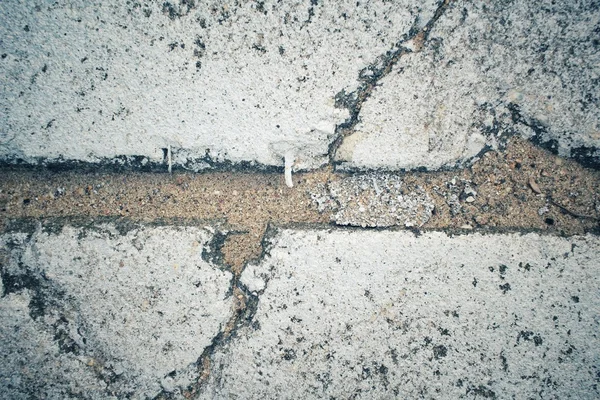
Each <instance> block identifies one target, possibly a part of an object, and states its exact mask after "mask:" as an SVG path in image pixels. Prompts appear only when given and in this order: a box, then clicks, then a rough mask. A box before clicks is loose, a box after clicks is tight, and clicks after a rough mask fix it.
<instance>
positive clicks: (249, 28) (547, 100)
mask: <svg viewBox="0 0 600 400" xmlns="http://www.w3.org/2000/svg"><path fill="white" fill-rule="evenodd" d="M555 3H556V2H551V1H550V0H547V1H543V2H541V3H539V2H536V3H531V2H527V1H525V0H519V1H512V2H468V1H452V2H449V6H448V7H446V5H445V3H440V4H438V2H436V1H433V0H428V1H426V2H414V1H410V0H403V1H395V2H389V1H384V0H377V1H369V2H355V1H349V0H348V1H343V2H341V1H336V2H325V1H317V0H304V1H299V2H295V3H280V2H273V1H265V2H238V1H226V2H218V3H214V4H209V3H200V2H196V1H189V0H178V1H169V2H145V3H140V2H129V3H127V2H125V3H123V2H118V1H103V2H96V3H94V2H88V1H78V0H71V1H68V2H62V3H58V2H56V3H40V4H35V3H28V2H21V1H15V0H10V1H4V2H2V4H0V53H1V59H0V76H2V79H1V83H0V109H1V110H2V113H1V117H0V161H2V162H8V163H19V162H26V163H33V164H37V163H46V164H47V163H59V164H60V163H62V164H65V163H69V162H75V161H84V162H91V163H99V164H117V165H118V164H127V165H133V166H135V167H136V168H149V166H154V167H157V166H158V165H162V164H165V163H166V162H167V159H168V155H167V152H168V149H169V148H170V149H171V151H172V157H171V158H172V162H173V164H174V165H175V167H184V168H187V169H191V170H201V169H205V168H211V167H221V166H231V165H238V164H241V165H245V166H253V167H259V168H265V167H267V166H277V167H281V166H283V157H284V155H285V154H286V153H290V152H291V153H293V154H294V155H295V157H294V158H295V164H294V169H312V168H317V167H319V166H322V165H323V164H326V163H328V162H329V161H330V158H333V157H334V156H335V160H337V161H338V162H339V163H341V166H342V167H343V168H359V169H373V168H383V169H399V168H403V169H413V168H428V169H436V168H440V167H451V166H455V165H456V164H462V163H464V162H467V161H469V160H471V159H472V158H473V157H475V156H476V155H477V154H478V153H479V152H480V151H481V150H482V149H486V148H487V147H490V146H491V147H495V146H501V145H502V139H503V136H505V135H509V134H515V133H517V134H521V135H524V136H525V137H529V138H532V140H534V141H536V142H538V143H540V144H542V145H545V146H546V147H549V148H552V149H553V150H555V151H558V152H559V153H560V154H561V155H563V156H572V157H575V158H577V159H578V160H580V161H582V162H584V163H586V164H587V165H591V166H598V165H600V151H599V150H598V148H599V144H600V136H599V132H600V125H599V119H598V118H599V117H598V116H599V115H600V112H599V100H598V96H597V95H596V93H597V92H598V90H599V87H598V85H599V82H600V81H599V78H598V77H599V72H600V70H599V68H600V67H599V65H600V56H599V54H600V52H598V39H597V34H596V33H597V32H596V31H597V30H598V29H599V28H598V27H599V26H600V25H599V24H600V11H599V9H598V7H597V4H596V3H595V2H593V1H584V0H580V1H575V2H573V1H571V2H568V3H565V2H559V3H556V4H555ZM436 10H438V11H439V12H438V13H437V14H436ZM424 28H427V30H423V29H424ZM428 35H429V36H428ZM344 136H347V137H345V138H344V140H343V143H342V145H341V147H340V148H339V151H337V146H338V143H339V140H341V139H342V137H344ZM486 146H487V147H486ZM336 151H337V152H336ZM164 168H165V169H166V166H164Z"/></svg>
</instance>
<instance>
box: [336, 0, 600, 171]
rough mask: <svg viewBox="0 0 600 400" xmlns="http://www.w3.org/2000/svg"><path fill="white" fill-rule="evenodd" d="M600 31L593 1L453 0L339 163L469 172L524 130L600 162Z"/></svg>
mask: <svg viewBox="0 0 600 400" xmlns="http://www.w3.org/2000/svg"><path fill="white" fill-rule="evenodd" d="M599 29H600V10H599V9H598V5H597V3H595V2H592V1H569V2H556V1H552V0H544V1H541V2H535V3H532V2H530V1H527V0H517V1H510V2H508V1H495V2H481V1H475V2H473V1H454V2H452V3H451V5H450V7H449V8H448V9H447V11H446V12H445V14H444V15H443V16H442V17H441V18H440V19H439V20H438V21H437V22H436V24H435V25H434V27H433V29H432V31H431V34H430V37H429V39H428V41H427V42H426V43H425V45H424V46H423V47H422V48H420V45H419V44H415V43H407V44H406V45H407V47H409V48H411V50H413V51H415V52H414V53H410V54H407V55H404V56H403V57H401V59H400V61H399V62H398V64H397V65H396V66H395V67H394V69H393V71H392V72H391V73H390V74H389V75H387V76H385V77H384V78H382V79H381V80H380V81H379V84H378V86H377V88H376V90H375V91H374V92H373V94H372V95H371V97H370V98H368V99H367V101H366V102H365V103H364V105H363V107H362V109H361V112H360V116H359V117H360V118H359V123H358V124H357V126H356V130H355V132H354V133H353V134H351V135H350V136H348V137H346V138H345V139H344V141H343V143H342V145H341V146H340V148H339V150H338V152H337V155H336V159H337V161H338V162H340V164H341V165H340V167H341V168H363V169H365V168H366V169H386V170H397V169H407V170H408V169H416V168H427V169H431V170H435V169H439V168H442V167H454V166H456V165H459V166H460V165H462V164H464V163H465V162H468V161H470V160H472V159H473V158H474V157H476V156H477V155H478V153H479V152H480V151H481V150H483V149H484V147H485V146H489V147H492V148H496V147H497V146H498V144H500V143H502V142H504V141H505V136H506V135H507V134H512V133H515V132H516V133H518V134H520V135H522V136H524V137H526V138H533V140H534V141H536V142H540V143H542V144H544V145H545V146H546V147H549V148H551V149H552V150H553V151H556V152H558V154H560V155H561V156H572V157H575V158H576V159H579V160H580V161H582V162H584V163H590V164H595V165H600V100H599V98H598V95H597V93H598V92H599V91H600V51H599V48H600V45H599V43H598V33H597V32H598V30H599ZM419 50H420V51H419ZM516 110H518V111H516Z"/></svg>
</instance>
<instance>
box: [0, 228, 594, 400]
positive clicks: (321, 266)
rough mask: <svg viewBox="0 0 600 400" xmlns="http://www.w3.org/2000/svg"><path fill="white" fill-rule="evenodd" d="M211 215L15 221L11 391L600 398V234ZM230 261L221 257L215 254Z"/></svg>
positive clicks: (8, 303)
mask: <svg viewBox="0 0 600 400" xmlns="http://www.w3.org/2000/svg"><path fill="white" fill-rule="evenodd" d="M211 238H214V236H213V233H212V232H211V229H210V228H196V227H147V226H146V227H133V226H129V227H128V226H115V225H111V224H107V225H95V226H91V227H89V226H88V227H73V226H68V225H67V226H59V225H54V226H48V227H43V226H38V227H33V229H32V230H31V231H28V232H24V231H19V230H17V231H14V232H11V233H9V234H4V235H2V236H1V240H2V247H3V248H4V249H6V250H5V251H3V254H2V264H3V272H2V283H3V287H2V290H3V291H2V298H1V300H0V313H1V315H2V327H1V329H0V335H1V338H2V341H1V342H2V348H1V350H0V351H1V354H2V360H3V362H2V363H1V366H0V376H1V377H2V381H1V382H0V384H1V385H2V387H3V393H4V394H3V397H4V398H28V397H31V396H33V397H36V398H98V399H99V398H107V397H112V396H114V397H115V398H126V397H127V398H129V397H132V398H155V397H158V398H171V397H173V398H184V397H185V398H190V397H196V395H199V398H253V399H258V398H272V399H274V398H315V399H316V398H324V397H326V398H392V397H400V398H442V397H444V398H463V397H465V398H473V397H483V398H513V397H516V398H521V397H527V398H561V399H562V398H578V399H583V398H589V399H592V398H597V397H598V395H599V388H598V373H599V371H598V365H599V362H600V355H599V353H598V348H599V346H600V340H599V339H598V324H599V320H598V310H599V309H600V296H599V293H600V292H599V289H600V282H599V276H600V264H599V263H598V254H600V239H599V238H598V237H597V236H591V235H587V236H579V237H572V238H559V237H554V236H550V235H541V234H536V233H530V234H520V233H515V234H495V235H481V234H477V233H475V234H469V235H449V234H447V233H444V232H427V233H422V234H419V235H416V234H414V233H412V232H408V231H396V232H390V231H388V232H378V231H360V230H359V231H356V230H332V229H318V230H314V229H295V230H289V229H273V230H272V231H270V232H269V235H268V238H266V239H265V241H264V243H263V246H264V255H263V258H261V259H260V260H256V261H255V262H253V263H251V264H250V265H248V266H247V267H246V269H245V270H244V271H243V273H242V274H241V276H240V277H239V278H237V277H235V276H234V274H232V273H231V272H230V271H228V269H227V268H226V267H224V266H223V265H220V264H219V263H215V262H214V260H216V259H218V257H215V256H216V254H214V252H215V251H218V250H217V248H215V247H214V246H211ZM211 260H212V261H211Z"/></svg>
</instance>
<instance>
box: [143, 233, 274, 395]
mask: <svg viewBox="0 0 600 400" xmlns="http://www.w3.org/2000/svg"><path fill="white" fill-rule="evenodd" d="M276 232H277V228H275V227H274V226H272V225H268V226H267V228H266V229H265V231H264V233H263V236H262V238H261V243H260V244H261V248H262V252H261V254H260V256H258V257H256V258H253V259H251V260H246V262H245V263H244V265H243V267H242V268H241V269H240V268H236V267H235V266H233V265H230V264H228V263H227V262H226V256H225V255H224V254H223V247H224V244H225V242H226V241H227V239H228V237H230V236H231V235H235V234H239V232H235V231H230V232H216V233H215V235H214V237H213V240H211V241H210V242H209V244H208V245H209V248H210V251H206V252H205V251H203V253H202V258H203V259H204V260H205V261H207V262H209V263H211V264H213V265H216V266H218V267H219V268H222V269H224V270H227V271H230V272H231V273H232V278H231V282H230V287H229V290H228V292H227V296H228V297H229V296H231V297H232V315H231V318H230V319H229V321H228V322H227V323H226V324H225V326H224V327H222V329H220V330H219V332H218V333H217V334H216V335H215V336H214V337H213V339H212V341H211V344H210V345H209V346H207V347H206V348H205V349H204V351H203V352H202V355H200V357H198V359H197V361H196V362H195V364H196V368H197V377H198V379H197V380H196V381H195V382H193V383H192V384H191V385H189V386H188V387H186V388H185V389H184V390H183V396H184V397H185V398H193V397H194V396H196V395H197V394H198V393H199V392H200V391H201V390H202V389H203V387H204V385H205V384H206V383H207V382H208V379H209V377H210V372H211V371H210V368H211V358H212V356H213V354H214V353H215V352H216V351H217V350H218V349H220V348H222V347H223V346H225V345H226V344H227V343H228V342H229V341H230V340H232V338H234V337H235V336H236V335H237V332H238V330H239V329H241V328H243V327H245V326H249V325H251V324H252V320H253V318H254V315H255V314H256V311H257V309H258V301H259V296H260V294H262V293H263V292H264V290H263V291H261V292H260V293H252V292H251V291H250V290H248V288H247V287H246V286H245V285H244V284H243V283H242V282H241V281H240V278H241V275H242V273H243V271H244V269H245V268H246V266H247V265H248V264H249V263H251V262H252V263H260V262H261V261H262V260H263V259H264V258H265V257H266V256H267V255H268V254H269V249H270V248H271V246H272V243H271V241H270V239H271V238H272V237H273V236H274V235H275V234H276ZM173 398H175V397H174V394H173V393H171V392H167V391H165V390H163V391H162V392H161V393H159V394H158V395H157V396H156V397H154V400H170V399H173Z"/></svg>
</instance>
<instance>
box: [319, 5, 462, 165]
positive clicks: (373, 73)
mask: <svg viewBox="0 0 600 400" xmlns="http://www.w3.org/2000/svg"><path fill="white" fill-rule="evenodd" d="M451 2H452V0H443V1H442V2H440V5H439V6H438V8H437V9H436V11H435V13H434V14H433V17H431V19H430V20H429V21H427V23H426V24H425V26H424V27H423V28H421V29H417V24H418V22H419V21H418V20H417V21H415V25H413V27H412V28H411V29H410V31H409V32H408V33H407V34H405V35H403V37H402V38H401V39H400V40H399V41H398V42H396V44H395V45H394V46H393V47H392V48H391V49H390V50H388V51H387V52H386V54H384V55H381V56H379V57H378V59H377V60H376V61H375V62H374V63H372V64H371V65H369V66H367V67H366V68H364V69H362V70H361V71H360V72H359V76H358V81H359V82H360V84H359V87H358V89H356V90H355V91H354V92H350V93H346V91H345V90H343V89H342V91H341V92H339V93H337V94H336V95H335V97H334V99H335V107H336V108H346V109H347V110H348V112H349V114H350V115H349V117H348V118H347V119H346V120H345V121H344V122H342V123H340V124H338V125H337V126H336V127H335V139H334V140H333V141H332V142H331V143H330V144H329V150H328V154H329V164H331V165H334V166H335V165H337V164H338V162H336V161H335V156H336V153H337V150H338V149H339V148H340V146H341V145H342V142H343V141H344V138H345V137H347V136H350V135H351V134H352V133H353V130H354V127H355V126H356V125H357V124H358V122H359V115H360V111H361V109H362V106H363V104H364V102H365V101H366V100H367V99H368V98H369V97H370V96H371V93H372V91H373V89H374V88H375V87H376V86H377V83H378V82H379V81H380V80H381V79H382V78H383V77H385V76H386V75H387V74H389V73H390V72H391V71H392V67H393V66H394V65H395V64H396V63H397V62H398V60H400V58H401V57H402V56H403V55H404V54H408V53H412V52H413V51H412V50H411V49H410V48H408V47H406V46H405V44H406V43H407V42H410V41H411V40H416V38H419V40H420V41H426V40H427V38H428V36H429V32H431V29H432V28H433V25H434V24H435V23H436V22H437V20H438V19H439V18H440V17H441V16H442V15H443V14H444V12H445V11H446V9H447V8H448V6H449V5H450V3H451Z"/></svg>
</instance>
